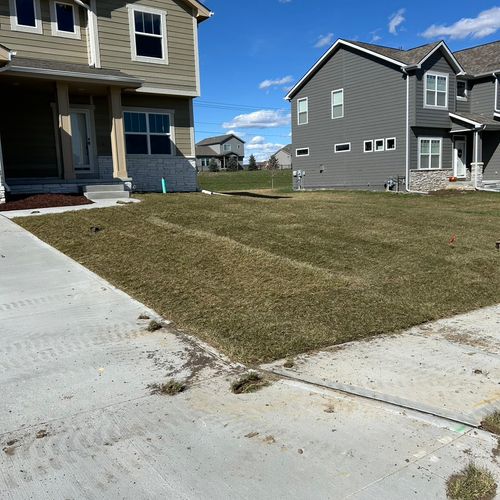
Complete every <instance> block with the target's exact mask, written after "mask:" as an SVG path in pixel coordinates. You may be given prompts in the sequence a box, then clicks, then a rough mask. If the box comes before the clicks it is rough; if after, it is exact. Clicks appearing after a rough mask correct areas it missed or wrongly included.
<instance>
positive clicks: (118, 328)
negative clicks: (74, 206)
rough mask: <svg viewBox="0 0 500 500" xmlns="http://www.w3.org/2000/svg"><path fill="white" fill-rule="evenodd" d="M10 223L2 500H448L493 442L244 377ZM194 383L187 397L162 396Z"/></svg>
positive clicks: (4, 286) (413, 416)
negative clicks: (159, 392) (460, 473)
mask: <svg viewBox="0 0 500 500" xmlns="http://www.w3.org/2000/svg"><path fill="white" fill-rule="evenodd" d="M140 314H147V315H148V316H150V317H151V318H155V317H156V315H155V313H154V311H151V310H149V309H147V308H146V307H145V306H144V305H142V304H140V303H138V302H137V301H135V300H133V299H131V298H130V297H129V296H127V295H126V294H124V293H123V292H121V291H119V290H117V289H115V288H114V287H113V286H111V285H110V284H109V283H107V282H106V281H104V280H102V279H101V278H99V277H97V276H96V275H94V274H93V273H91V272H89V271H88V270H86V269H84V268H83V267H81V266H80V265H78V264H77V263H75V262H74V261H72V260H71V259H69V258H67V257H66V256H64V255H62V254H61V253H59V252H57V251H56V250H54V249H53V248H51V247H49V246H48V245H45V244H44V243H42V242H40V241H39V240H37V239H36V238H35V237H34V236H32V235H31V234H29V233H28V232H26V231H25V230H23V229H21V228H20V227H18V226H17V225H15V224H14V223H12V222H10V221H8V220H7V219H5V218H3V217H0V325H1V329H0V384H1V387H2V399H3V401H2V403H3V404H2V405H0V445H1V446H0V448H1V449H2V450H3V451H2V452H0V491H2V498H7V499H25V498H36V499H51V500H52V499H59V498H61V499H63V498H86V499H103V498H105V499H115V498H125V499H134V500H135V499H149V498H176V499H177V498H180V499H199V498H203V499H221V498H242V499H247V498H248V499H250V498H251V499H261V498H262V499H267V498H269V499H271V498H272V499H281V498H283V499H285V498H290V497H291V496H293V497H294V498H297V499H302V498H304V499H306V498H307V499H310V498H332V499H337V498H357V499H365V498H366V499H368V498H369V499H376V498H380V499H382V498H383V499H401V498H410V497H411V498H426V499H428V498H436V499H438V498H439V499H441V498H444V497H445V493H444V492H445V481H446V478H447V477H448V476H449V475H451V474H452V473H454V472H456V471H457V470H459V469H460V468H462V467H463V466H465V465H466V464H467V463H468V462H469V461H470V460H471V459H474V460H475V461H476V462H477V463H478V464H479V465H483V466H485V467H487V468H489V469H490V470H491V471H492V472H493V473H494V474H495V476H496V477H497V479H499V480H500V469H499V467H498V464H497V462H496V461H495V458H494V456H495V451H494V450H495V449H496V447H497V441H496V439H494V438H493V437H492V436H491V435H489V434H487V433H485V432H482V431H476V430H475V429H473V428H471V427H468V426H464V425H461V424H457V423H454V422H450V421H448V420H444V419H441V418H436V417H432V416H429V415H423V414H420V413H418V412H413V411H403V410H401V409H398V408H395V407H394V406H392V405H387V404H384V403H381V402H377V401H368V400H365V399H362V398H358V397H354V396H349V395H345V394H341V393H338V392H335V391H331V390H328V389H322V388H316V387H314V386H310V385H307V384H304V383H300V382H294V381H290V380H279V379H278V380H275V381H273V383H272V384H271V385H270V386H269V387H267V388H265V389H264V390H262V391H261V392H259V393H256V394H249V395H243V396H236V395H234V394H232V393H231V392H230V390H229V386H230V382H231V381H232V380H234V378H235V377H236V376H238V374H239V373H241V371H242V370H243V368H242V367H241V366H239V365H234V364H231V363H230V362H229V361H228V360H226V359H225V358H224V357H222V356H220V355H219V354H218V353H216V352H214V351H213V350H211V349H210V348H208V347H207V346H204V345H203V344H201V343H199V342H197V341H195V340H193V339H192V338H190V337H189V336H186V335H184V334H182V333H179V332H178V331H176V330H175V329H174V328H173V327H172V325H168V326H167V327H166V328H164V329H162V330H159V331H157V332H154V333H151V332H148V331H147V330H146V326H147V323H148V321H147V320H139V319H138V317H139V315H140ZM171 377H175V378H178V379H185V380H187V382H188V390H187V391H186V392H184V393H181V394H180V395H178V396H175V397H168V396H165V397H161V396H156V395H151V394H150V390H149V389H148V387H147V386H148V384H151V383H156V382H161V381H165V380H168V379H169V378H171Z"/></svg>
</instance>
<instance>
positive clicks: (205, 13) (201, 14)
mask: <svg viewBox="0 0 500 500" xmlns="http://www.w3.org/2000/svg"><path fill="white" fill-rule="evenodd" d="M184 2H185V3H187V4H189V5H191V6H192V7H194V8H195V9H196V19H198V21H199V22H200V23H201V22H203V21H206V20H207V19H209V18H211V17H212V16H213V15H214V13H213V12H212V11H211V10H210V9H209V8H208V7H207V6H206V5H204V4H202V3H201V2H199V1H198V0H184Z"/></svg>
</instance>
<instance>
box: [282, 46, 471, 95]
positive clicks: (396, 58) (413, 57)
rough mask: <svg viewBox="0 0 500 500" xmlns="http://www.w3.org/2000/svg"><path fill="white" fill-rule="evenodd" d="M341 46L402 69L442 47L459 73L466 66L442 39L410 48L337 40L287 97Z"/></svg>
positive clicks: (421, 60)
mask: <svg viewBox="0 0 500 500" xmlns="http://www.w3.org/2000/svg"><path fill="white" fill-rule="evenodd" d="M340 47H350V48H352V49H355V50H360V51H361V52H365V53H367V54H370V55H372V56H375V57H378V58H380V59H382V60H385V61H386V62H388V63H390V64H394V65H395V66H398V67H400V68H401V69H402V70H407V69H414V68H415V67H420V66H421V65H422V64H423V63H424V62H425V61H426V60H427V59H428V58H429V57H430V56H431V55H432V54H433V53H434V52H436V51H437V50H439V49H442V50H443V52H444V54H445V56H446V58H447V59H448V62H449V63H450V64H451V65H452V66H453V67H454V69H455V71H456V72H457V73H464V68H463V67H462V66H461V64H460V62H459V61H458V60H457V58H456V57H455V55H454V54H453V52H451V50H450V49H449V48H448V46H447V45H446V43H445V42H444V41H443V40H441V41H439V42H434V43H429V44H427V45H422V46H420V47H415V48H413V49H409V50H403V49H396V48H393V47H384V46H383V45H375V44H371V43H365V42H358V41H353V40H342V39H339V40H337V41H336V42H335V43H334V44H333V45H332V46H331V47H330V49H328V50H327V51H326V52H325V53H324V54H323V56H322V57H321V58H320V59H319V60H318V61H317V62H316V64H315V65H314V66H313V67H312V68H311V69H310V70H309V71H308V72H307V73H306V74H305V75H304V77H303V78H302V79H301V80H300V81H299V82H298V83H297V84H296V85H295V86H294V87H293V88H292V90H290V92H289V93H288V94H287V96H286V99H287V100H290V99H292V98H293V97H294V96H295V94H296V93H297V92H298V91H299V90H300V89H301V88H302V87H303V86H304V85H305V84H306V83H307V82H308V81H309V80H310V79H311V78H312V77H313V76H314V75H315V74H316V73H317V72H318V71H319V70H320V69H321V67H322V66H323V65H324V64H325V63H326V62H327V61H328V60H329V59H330V57H331V56H333V54H334V52H335V51H336V50H337V49H339V48H340Z"/></svg>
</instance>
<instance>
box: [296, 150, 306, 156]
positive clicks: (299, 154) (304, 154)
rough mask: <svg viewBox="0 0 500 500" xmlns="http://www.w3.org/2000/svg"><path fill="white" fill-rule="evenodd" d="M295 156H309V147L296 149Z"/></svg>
mask: <svg viewBox="0 0 500 500" xmlns="http://www.w3.org/2000/svg"><path fill="white" fill-rule="evenodd" d="M295 156H309V148H300V149H297V150H295Z"/></svg>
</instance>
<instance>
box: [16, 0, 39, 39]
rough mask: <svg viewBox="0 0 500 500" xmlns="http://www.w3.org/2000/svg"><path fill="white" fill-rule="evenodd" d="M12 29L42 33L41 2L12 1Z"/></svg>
mask: <svg viewBox="0 0 500 500" xmlns="http://www.w3.org/2000/svg"><path fill="white" fill-rule="evenodd" d="M10 27H11V29H12V30H15V31H26V32H28V33H42V19H41V16H40V0H10Z"/></svg>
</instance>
